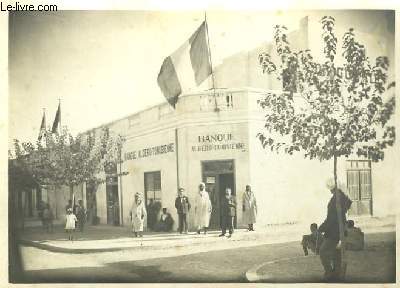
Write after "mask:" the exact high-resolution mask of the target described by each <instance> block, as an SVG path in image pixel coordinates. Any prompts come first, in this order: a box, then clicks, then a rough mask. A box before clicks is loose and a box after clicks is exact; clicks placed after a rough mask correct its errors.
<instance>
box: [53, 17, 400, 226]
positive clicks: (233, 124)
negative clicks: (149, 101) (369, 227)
mask: <svg viewBox="0 0 400 288" xmlns="http://www.w3.org/2000/svg"><path fill="white" fill-rule="evenodd" d="M332 13H336V14H337V15H335V17H336V18H337V31H338V36H339V37H341V36H340V35H342V34H343V33H344V32H345V31H347V29H348V28H349V27H354V28H355V30H356V32H357V33H358V34H357V35H358V36H359V39H360V41H361V42H362V43H364V44H365V45H366V47H367V53H368V55H369V56H370V57H371V59H374V57H376V56H380V55H386V56H388V57H389V62H390V63H394V29H392V28H393V27H394V26H393V25H394V22H393V19H394V18H393V19H392V18H391V17H389V16H390V15H392V14H393V13H392V14H390V11H389V12H387V11H381V12H379V11H378V12H377V11H370V12H363V13H362V12H360V11H346V13H347V14H346V15H344V14H343V13H342V14H343V15H342V14H340V13H339V14H338V12H334V11H332ZM365 13H367V14H368V13H369V14H370V15H369V16H368V15H367V16H368V17H367V16H366V14H365ZM388 13H389V14H390V15H389V14H388ZM393 15H394V14H393ZM393 15H392V16H393ZM319 17H320V15H313V14H312V13H310V16H308V17H305V18H304V19H302V20H301V21H300V23H299V25H298V27H297V28H296V29H295V30H292V31H290V32H289V41H290V43H291V44H292V45H293V46H294V47H296V48H297V49H299V50H300V49H311V50H312V52H313V53H315V54H316V55H319V54H322V53H321V51H322V50H321V49H322V46H321V31H320V23H318V21H319V19H320V18H319ZM393 17H394V16H393ZM345 19H347V20H346V21H347V22H346V21H344V20H345ZM390 19H392V20H390ZM391 21H392V22H391ZM392 26H393V27H392ZM368 49H369V50H368ZM261 52H269V53H271V54H272V56H273V57H276V55H275V56H274V52H273V45H272V44H271V43H265V44H263V45H261V46H259V47H256V48H255V49H253V50H251V51H246V52H240V53H238V54H235V55H232V56H231V57H229V58H227V59H225V60H224V61H223V63H222V64H221V65H219V66H218V67H216V69H215V75H214V76H215V83H216V87H218V88H217V89H216V90H215V92H214V91H213V90H205V89H203V88H205V86H207V85H208V87H210V85H209V84H210V83H207V81H206V82H205V83H204V84H203V85H202V86H201V87H200V89H203V91H201V92H190V93H188V94H185V95H182V96H181V97H180V98H179V101H178V103H177V105H176V109H175V110H174V109H173V108H171V107H170V106H169V104H168V103H164V104H160V105H157V106H154V107H151V108H149V109H146V110H144V111H141V112H139V113H136V114H133V115H131V116H128V117H126V118H123V119H120V120H117V121H114V122H112V123H108V124H105V125H103V126H101V127H98V128H96V129H93V130H92V131H90V133H92V132H93V133H99V131H100V130H101V128H103V127H108V128H109V129H110V131H112V132H113V133H115V134H121V135H122V136H124V137H125V138H126V142H125V143H124V146H123V148H122V149H123V151H122V157H123V163H122V164H121V165H120V166H118V167H115V168H114V170H112V171H107V172H106V173H105V174H104V175H101V176H102V177H103V178H104V179H106V181H105V183H104V184H101V185H100V186H98V187H93V186H91V185H89V184H85V185H80V186H79V187H76V189H75V195H76V198H77V199H83V201H84V203H85V205H86V206H87V207H88V210H89V214H90V215H91V218H93V219H94V218H96V219H97V220H98V221H99V222H100V223H102V224H110V225H129V223H130V221H129V212H130V208H131V205H132V202H133V199H134V194H135V193H136V192H140V193H143V195H144V197H145V201H146V205H147V209H148V219H147V221H146V222H147V223H146V225H147V229H151V227H152V226H153V224H154V222H155V221H156V219H158V218H159V215H158V214H159V210H160V209H161V208H167V210H168V211H169V212H170V213H171V214H172V216H173V218H174V220H175V227H176V225H177V221H178V218H177V215H176V211H175V207H174V201H175V197H176V196H177V190H178V188H179V187H183V188H185V190H186V195H187V196H188V197H189V199H190V201H191V202H192V207H193V205H194V200H195V197H196V194H197V193H198V184H199V183H200V182H204V183H205V184H206V190H207V191H209V193H210V199H211V201H212V205H213V212H212V216H211V221H210V227H211V228H213V229H217V228H219V221H220V220H219V213H220V207H219V203H220V198H221V197H222V196H223V193H224V191H225V188H227V187H229V188H231V189H232V191H233V194H234V195H236V196H237V200H238V205H237V217H236V218H237V219H236V226H237V227H244V226H245V225H246V224H247V223H243V221H242V208H241V207H242V195H243V192H244V189H245V186H246V185H247V184H249V185H251V186H252V190H253V191H254V193H255V195H256V198H257V203H258V208H259V209H258V212H259V213H258V220H257V224H258V225H261V226H262V225H267V224H279V223H289V222H304V223H311V222H316V223H319V222H320V221H322V220H323V219H324V217H325V216H326V215H325V213H326V205H327V203H328V200H329V198H330V196H331V195H330V193H329V191H327V189H326V187H325V182H326V180H327V179H328V178H329V177H332V176H333V160H332V161H324V162H320V161H318V160H307V159H304V157H303V156H302V154H300V153H299V154H297V155H284V154H276V153H273V152H271V151H268V150H264V149H263V148H262V145H261V143H260V141H259V140H258V138H257V133H259V132H261V130H262V128H263V127H264V112H263V111H262V110H261V109H260V107H258V105H257V100H258V99H260V98H261V97H262V96H263V95H264V94H265V93H266V92H268V91H271V89H275V90H280V89H281V83H280V82H279V81H277V80H276V79H274V78H272V77H268V76H266V75H263V74H262V71H261V68H260V67H259V64H258V55H259V54H260V53H261ZM338 53H341V52H340V51H339V52H338ZM337 65H340V63H337ZM393 67H394V65H392V66H390V70H389V74H390V75H389V76H390V77H389V78H390V79H394V69H393ZM390 79H389V80H390ZM203 86H204V87H203ZM235 87H239V88H235ZM240 87H242V88H240ZM249 87H256V88H249ZM396 147H397V144H395V146H394V147H391V148H389V149H387V150H386V151H385V153H386V154H385V155H386V156H385V160H384V161H382V162H379V163H371V162H370V161H369V160H366V159H360V158H358V157H355V156H354V157H349V158H348V159H347V158H346V159H339V160H338V179H339V181H340V183H341V188H342V189H343V190H344V191H346V193H347V194H348V195H349V196H350V198H351V199H352V200H353V205H352V208H351V211H350V214H351V215H374V216H386V215H392V214H395V213H396V210H395V201H393V199H394V197H395V187H396V181H397V180H396V177H395V170H396V158H397V157H398V156H397V154H396V153H395V151H396ZM121 172H124V173H125V174H126V175H124V176H120V177H119V176H117V174H118V173H121ZM397 184H398V183H397ZM68 193H69V192H68V190H67V189H65V191H58V193H48V195H53V196H48V198H49V199H50V198H51V199H50V201H53V202H52V203H54V205H55V206H56V207H63V205H64V206H65V204H64V203H66V202H67V199H68V196H67V195H68ZM60 203H63V204H60ZM58 210H60V211H61V210H62V208H58ZM189 223H190V227H191V229H194V209H192V210H191V212H190V215H189Z"/></svg>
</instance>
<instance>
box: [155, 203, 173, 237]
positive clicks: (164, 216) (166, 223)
mask: <svg viewBox="0 0 400 288" xmlns="http://www.w3.org/2000/svg"><path fill="white" fill-rule="evenodd" d="M172 225H174V220H173V219H172V216H171V213H169V212H167V208H163V209H162V213H161V217H160V220H159V221H158V223H157V224H156V225H155V231H157V232H170V231H171V230H172Z"/></svg>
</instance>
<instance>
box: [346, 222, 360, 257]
mask: <svg viewBox="0 0 400 288" xmlns="http://www.w3.org/2000/svg"><path fill="white" fill-rule="evenodd" d="M346 224H347V225H346V226H347V227H346V249H348V250H356V251H357V250H363V249H364V233H363V232H362V231H361V229H360V228H357V227H354V221H353V220H348V221H347V223H346Z"/></svg>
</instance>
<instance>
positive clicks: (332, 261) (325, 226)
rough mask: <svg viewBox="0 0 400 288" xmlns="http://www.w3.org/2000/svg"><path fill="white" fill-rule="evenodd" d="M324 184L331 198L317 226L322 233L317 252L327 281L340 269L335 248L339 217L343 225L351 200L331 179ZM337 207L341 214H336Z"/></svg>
mask: <svg viewBox="0 0 400 288" xmlns="http://www.w3.org/2000/svg"><path fill="white" fill-rule="evenodd" d="M326 186H327V188H328V189H329V191H330V192H331V193H332V198H331V199H330V200H329V203H328V214H327V217H326V219H325V221H324V222H323V223H322V224H321V225H320V226H319V228H318V231H319V232H321V233H324V241H323V242H322V245H321V247H320V252H319V253H320V259H321V264H322V266H323V267H324V270H325V279H326V280H327V281H334V280H338V277H339V273H340V269H341V268H340V265H341V254H340V250H338V249H337V248H336V247H337V245H338V243H339V240H340V230H339V225H340V223H339V218H340V219H341V222H343V223H341V224H342V225H343V227H344V226H345V223H346V212H347V211H348V210H349V209H350V206H351V200H350V199H349V198H348V197H347V196H346V195H345V194H344V193H343V192H342V191H341V190H340V189H339V188H336V185H335V181H334V180H333V179H329V180H328V181H327V184H326ZM337 199H338V200H337ZM336 201H338V203H336ZM339 206H340V207H339ZM338 208H339V209H340V210H341V215H338V212H339V210H338ZM338 216H340V217H338Z"/></svg>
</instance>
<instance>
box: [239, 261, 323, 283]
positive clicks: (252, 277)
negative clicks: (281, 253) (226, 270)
mask: <svg viewBox="0 0 400 288" xmlns="http://www.w3.org/2000/svg"><path fill="white" fill-rule="evenodd" d="M317 256H318V255H310V256H307V257H310V258H312V257H317ZM304 257H305V256H297V257H286V258H281V259H276V260H271V261H267V262H263V263H261V264H258V265H255V266H253V267H251V268H250V269H249V270H247V272H246V273H245V277H246V280H247V281H248V282H258V281H263V280H269V279H270V277H268V275H259V274H258V273H257V271H258V270H260V269H261V268H262V267H264V266H265V265H270V264H274V263H277V262H281V261H288V260H294V259H300V258H304Z"/></svg>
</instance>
